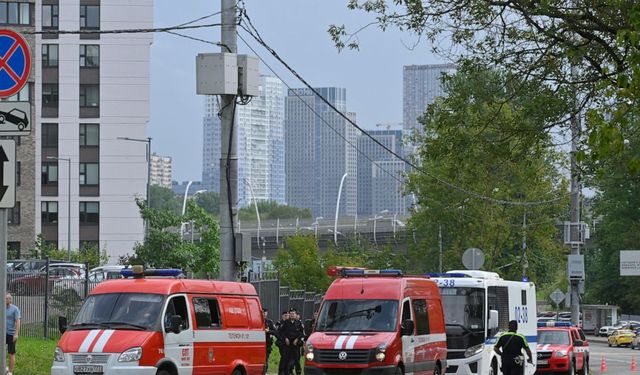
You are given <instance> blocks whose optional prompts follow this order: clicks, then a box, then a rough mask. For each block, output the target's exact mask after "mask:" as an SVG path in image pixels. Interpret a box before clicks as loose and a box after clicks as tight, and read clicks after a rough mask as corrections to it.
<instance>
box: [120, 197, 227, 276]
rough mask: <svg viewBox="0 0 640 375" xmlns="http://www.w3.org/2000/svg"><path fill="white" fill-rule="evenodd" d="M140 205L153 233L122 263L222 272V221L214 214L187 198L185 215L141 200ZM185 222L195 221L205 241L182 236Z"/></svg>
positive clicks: (213, 273)
mask: <svg viewBox="0 0 640 375" xmlns="http://www.w3.org/2000/svg"><path fill="white" fill-rule="evenodd" d="M138 207H139V208H140V213H141V215H142V218H143V219H145V220H146V221H147V223H148V225H149V228H150V229H149V234H148V236H147V239H146V241H145V242H144V243H143V244H137V245H136V246H135V248H134V255H133V256H127V257H124V258H122V259H121V263H123V264H140V263H142V264H146V265H148V266H150V267H156V268H181V269H183V270H185V271H191V272H194V273H195V274H196V275H199V276H204V275H209V276H212V277H215V276H217V275H218V272H219V264H220V237H219V226H218V221H217V220H216V219H215V218H214V217H213V216H211V215H210V214H208V213H206V212H205V210H204V209H202V208H201V207H199V206H197V205H196V204H195V203H194V202H193V201H191V200H189V201H187V209H186V212H185V216H184V217H181V216H179V215H178V214H177V213H175V212H174V211H171V210H168V209H165V210H158V209H156V208H148V207H146V206H145V205H144V202H141V201H138ZM182 222H186V223H191V222H193V228H192V230H195V231H196V232H197V233H199V234H200V237H201V241H198V242H194V243H190V242H187V241H185V240H184V239H183V238H181V237H180V227H181V223H182ZM188 225H190V224H188Z"/></svg>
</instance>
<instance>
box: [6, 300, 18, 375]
mask: <svg viewBox="0 0 640 375" xmlns="http://www.w3.org/2000/svg"><path fill="white" fill-rule="evenodd" d="M5 303H6V305H7V307H6V309H7V310H6V318H7V337H6V344H7V352H8V353H9V367H8V371H7V375H11V374H13V369H14V368H15V367H16V341H18V334H19V333H20V309H19V308H18V306H16V305H14V304H13V296H11V294H9V293H7V295H6V297H5Z"/></svg>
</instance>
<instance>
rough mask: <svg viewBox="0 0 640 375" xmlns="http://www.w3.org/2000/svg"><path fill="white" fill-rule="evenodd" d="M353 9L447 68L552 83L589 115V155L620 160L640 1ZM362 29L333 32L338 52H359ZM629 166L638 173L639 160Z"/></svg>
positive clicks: (633, 97) (450, 1)
mask: <svg viewBox="0 0 640 375" xmlns="http://www.w3.org/2000/svg"><path fill="white" fill-rule="evenodd" d="M347 4H348V5H347V7H348V8H349V9H353V10H359V11H363V12H366V13H369V14H370V15H372V16H373V17H374V20H373V21H372V22H371V23H370V24H369V26H372V25H375V26H377V27H379V28H380V29H381V30H387V29H388V28H392V27H395V28H398V29H399V30H402V31H407V32H409V33H412V34H413V35H417V38H418V42H419V41H421V40H427V41H428V42H430V45H431V46H432V47H431V48H432V50H433V51H434V52H435V53H437V54H440V55H442V56H443V57H445V58H447V59H448V60H449V61H458V62H463V61H468V62H473V63H474V64H479V65H481V66H485V67H496V68H498V69H502V70H505V71H510V72H512V73H513V74H514V77H525V78H526V79H527V80H537V81H539V82H551V83H552V84H553V85H554V87H557V88H558V89H564V90H566V91H570V92H575V93H577V94H578V95H577V98H578V100H579V102H580V103H579V106H578V107H579V108H588V113H589V115H588V116H587V125H588V137H586V138H585V139H586V140H587V141H588V145H589V146H590V148H591V150H592V152H591V154H590V155H591V156H592V157H594V158H596V159H600V158H603V157H607V156H608V155H613V154H615V153H618V152H621V145H622V142H623V133H624V130H625V128H626V127H627V126H628V125H629V123H628V116H627V114H628V113H629V111H630V110H631V108H633V107H636V106H637V100H638V97H639V96H640V3H638V2H637V1H625V0H609V1H564V0H546V1H520V0H516V1H486V0H464V1H460V0H428V1H424V0H405V1H399V0H366V1H363V0H349V1H348V2H347ZM364 28H366V27H364ZM364 28H359V29H358V31H355V32H351V31H350V30H349V28H347V27H345V26H344V25H332V26H331V27H330V28H329V33H330V35H331V37H332V39H333V40H334V42H335V43H336V46H337V47H338V48H340V49H341V48H345V47H347V48H352V49H357V48H359V43H358V38H357V34H358V33H359V32H361V31H362V30H363V29H364ZM421 38H422V39H421ZM443 39H445V40H446V41H445V42H444V43H443V42H442V40H443ZM417 45H418V44H417ZM572 67H573V68H572ZM630 161H631V162H633V163H634V165H635V169H636V170H635V173H636V174H637V173H639V172H640V159H632V160H630Z"/></svg>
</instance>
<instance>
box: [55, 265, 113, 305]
mask: <svg viewBox="0 0 640 375" xmlns="http://www.w3.org/2000/svg"><path fill="white" fill-rule="evenodd" d="M123 268H125V266H121V265H107V266H99V267H95V268H92V269H91V270H90V271H89V275H88V278H87V279H88V282H89V285H87V288H86V289H88V290H91V289H92V288H93V287H94V286H96V285H98V284H99V283H101V282H103V281H106V280H113V279H121V278H122V277H123V276H122V273H121V272H120V271H121V270H122V269H123ZM86 289H85V279H84V278H82V279H74V278H65V277H63V278H60V279H58V280H55V282H54V286H53V290H54V293H56V294H59V295H61V296H63V298H67V299H68V300H69V301H77V300H79V299H84V297H85V296H86V294H87V293H86Z"/></svg>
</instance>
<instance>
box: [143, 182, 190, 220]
mask: <svg viewBox="0 0 640 375" xmlns="http://www.w3.org/2000/svg"><path fill="white" fill-rule="evenodd" d="M150 194H151V198H150V200H151V207H152V208H154V209H156V210H158V211H171V212H174V213H177V214H179V213H180V212H181V210H182V200H180V197H178V196H176V194H175V193H174V192H173V190H171V189H167V188H165V187H162V186H158V185H151V192H150Z"/></svg>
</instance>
